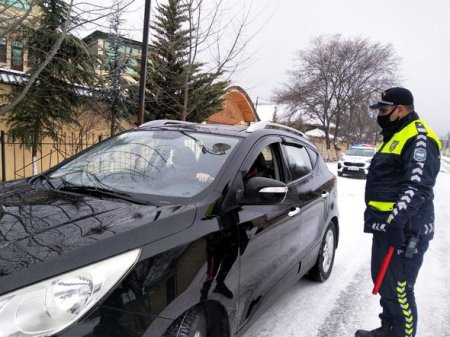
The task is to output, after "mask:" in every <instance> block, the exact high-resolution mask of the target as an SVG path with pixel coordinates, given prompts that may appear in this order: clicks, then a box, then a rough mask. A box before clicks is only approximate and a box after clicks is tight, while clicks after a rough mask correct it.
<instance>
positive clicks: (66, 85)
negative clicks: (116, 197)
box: [6, 0, 97, 173]
mask: <svg viewBox="0 0 450 337" xmlns="http://www.w3.org/2000/svg"><path fill="white" fill-rule="evenodd" d="M36 6H39V10H40V16H39V17H38V18H37V19H36V21H35V23H34V25H33V27H32V28H27V27H24V28H23V30H22V32H21V34H22V35H23V39H24V40H25V41H26V44H27V48H28V59H29V61H28V62H29V65H30V66H31V68H30V70H29V71H28V73H29V74H31V73H33V72H34V71H35V69H36V68H37V67H38V66H39V65H40V64H41V63H42V62H44V60H45V59H46V56H47V54H48V53H49V51H50V50H51V48H52V46H53V45H54V44H55V42H56V41H57V40H58V39H59V38H60V37H61V34H65V33H64V28H63V27H64V26H65V24H66V20H70V19H71V18H69V16H70V15H69V7H68V5H67V4H66V3H65V2H64V1H63V0H44V1H42V2H38V3H37V4H36ZM96 79H97V77H96V75H95V59H94V58H93V57H92V56H91V55H90V54H89V52H88V49H87V47H86V45H85V44H84V43H83V42H82V41H81V40H80V39H78V38H76V37H74V36H72V35H69V34H67V35H65V36H64V39H63V42H62V44H61V46H60V47H59V49H58V51H57V53H56V55H55V56H54V57H53V58H52V59H51V61H50V63H49V64H48V65H47V66H46V67H45V68H44V69H43V71H42V72H41V73H40V74H39V76H38V78H37V80H36V81H35V82H34V84H33V86H32V87H31V88H30V90H29V91H28V93H27V95H26V96H25V98H24V99H23V100H22V101H21V103H20V104H19V105H17V106H16V107H15V108H14V109H12V110H11V111H9V112H8V115H7V116H6V122H7V124H8V126H9V134H10V136H12V137H13V138H14V139H18V140H20V141H21V142H22V143H23V144H24V146H25V147H26V148H31V151H32V157H33V162H35V157H36V154H37V151H38V149H39V146H40V144H41V142H42V140H43V139H44V138H45V137H51V138H52V139H53V140H55V141H56V140H57V139H58V134H57V131H56V130H58V128H57V125H59V124H61V123H71V122H73V120H74V117H73V116H74V114H75V112H76V110H77V109H78V108H79V107H80V106H81V105H82V103H83V102H84V101H85V99H86V98H87V97H86V96H87V95H89V90H88V87H91V86H93V85H94V84H95V83H96ZM20 90H21V88H17V89H16V90H15V91H13V93H12V94H13V95H15V94H17V93H18V92H20ZM33 171H34V173H37V172H36V168H35V167H34V170H33Z"/></svg>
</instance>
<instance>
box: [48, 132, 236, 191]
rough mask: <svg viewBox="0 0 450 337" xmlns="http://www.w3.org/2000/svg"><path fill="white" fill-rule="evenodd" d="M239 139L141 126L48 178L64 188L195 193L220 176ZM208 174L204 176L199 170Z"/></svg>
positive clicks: (91, 151) (73, 161)
mask: <svg viewBox="0 0 450 337" xmlns="http://www.w3.org/2000/svg"><path fill="white" fill-rule="evenodd" d="M238 141H239V139H237V138H233V137H226V136H220V135H211V134H204V133H196V132H191V131H168V130H158V131H149V130H138V131H134V132H127V133H123V134H121V135H118V136H117V137H113V138H111V139H109V140H107V141H105V142H104V143H102V144H99V145H98V146H96V147H93V148H92V149H90V150H88V151H87V152H86V153H84V154H82V155H80V156H79V157H77V158H75V159H73V160H72V161H70V162H68V163H66V164H64V165H63V166H61V167H59V168H58V169H57V170H55V171H54V172H52V173H51V175H50V176H49V177H48V178H49V179H50V180H53V179H55V180H58V181H60V185H59V186H61V187H65V188H67V187H74V188H78V189H79V188H80V187H86V188H98V189H106V190H113V191H120V192H126V193H139V194H151V195H160V196H168V197H186V198H187V197H191V196H194V195H195V194H197V193H199V192H201V191H202V190H204V189H205V188H206V187H207V186H208V185H210V184H211V182H212V181H214V179H215V177H216V175H217V173H218V172H219V170H220V168H221V167H222V166H223V164H224V162H225V160H226V159H227V158H228V156H229V154H230V153H231V151H232V150H233V148H234V147H235V145H236V144H237V143H238ZM199 173H200V174H202V175H203V176H204V177H205V176H206V177H208V178H207V179H198V174H199Z"/></svg>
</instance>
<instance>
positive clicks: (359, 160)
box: [338, 144, 377, 177]
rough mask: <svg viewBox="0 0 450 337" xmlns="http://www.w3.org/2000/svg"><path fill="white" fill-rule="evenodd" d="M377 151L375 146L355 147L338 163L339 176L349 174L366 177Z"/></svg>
mask: <svg viewBox="0 0 450 337" xmlns="http://www.w3.org/2000/svg"><path fill="white" fill-rule="evenodd" d="M376 151H377V149H376V147H375V146H373V145H366V144H363V145H353V146H352V147H350V149H348V150H347V151H346V152H345V153H344V154H343V155H342V156H341V159H340V160H339V161H338V176H343V175H344V174H347V175H358V176H364V177H365V176H366V175H367V173H368V171H369V166H370V162H371V161H372V158H373V156H374V155H375V152H376Z"/></svg>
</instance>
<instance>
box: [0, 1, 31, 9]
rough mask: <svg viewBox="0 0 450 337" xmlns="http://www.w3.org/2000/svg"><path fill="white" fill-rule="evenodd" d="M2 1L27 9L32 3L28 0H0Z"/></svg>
mask: <svg viewBox="0 0 450 337" xmlns="http://www.w3.org/2000/svg"><path fill="white" fill-rule="evenodd" d="M0 2H6V4H7V5H10V6H13V7H16V8H19V9H24V10H27V9H29V8H30V4H29V2H28V1H26V0H6V1H0Z"/></svg>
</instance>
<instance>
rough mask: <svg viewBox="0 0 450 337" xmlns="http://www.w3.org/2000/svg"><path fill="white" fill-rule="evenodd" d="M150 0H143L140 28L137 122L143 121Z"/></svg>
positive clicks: (139, 123)
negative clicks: (142, 15) (142, 18)
mask: <svg viewBox="0 0 450 337" xmlns="http://www.w3.org/2000/svg"><path fill="white" fill-rule="evenodd" d="M151 6H152V1H151V0H145V10H144V26H143V28H142V31H143V33H142V50H141V75H140V76H141V77H140V78H139V106H138V120H137V124H138V125H141V124H142V123H144V106H145V82H146V80H147V55H148V31H149V26H150V8H151Z"/></svg>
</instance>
